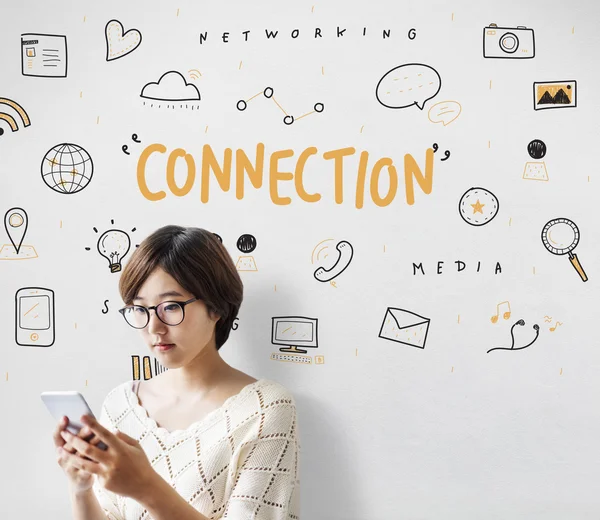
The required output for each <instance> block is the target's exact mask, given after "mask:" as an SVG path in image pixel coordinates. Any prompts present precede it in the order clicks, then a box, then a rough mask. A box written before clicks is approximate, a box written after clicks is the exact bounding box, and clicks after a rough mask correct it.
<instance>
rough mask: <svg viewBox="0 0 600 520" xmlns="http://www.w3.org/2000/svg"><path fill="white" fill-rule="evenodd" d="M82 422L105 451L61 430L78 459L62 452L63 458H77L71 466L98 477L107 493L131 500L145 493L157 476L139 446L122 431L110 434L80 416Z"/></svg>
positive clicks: (86, 416) (98, 424) (92, 420)
mask: <svg viewBox="0 0 600 520" xmlns="http://www.w3.org/2000/svg"><path fill="white" fill-rule="evenodd" d="M81 422H82V423H83V424H85V425H86V426H87V427H88V428H89V429H90V430H91V431H92V432H93V433H94V434H95V436H96V437H97V438H98V439H99V440H101V441H102V442H103V443H104V444H106V445H107V446H108V449H107V450H102V449H100V448H98V447H97V446H94V445H93V444H90V443H89V442H87V441H85V440H83V439H82V438H81V437H77V436H75V435H72V434H71V433H69V432H68V431H67V430H64V431H63V432H62V433H61V435H62V436H63V438H64V439H65V441H67V443H69V444H70V445H71V446H73V448H75V450H76V451H77V453H79V455H81V457H80V456H78V455H77V454H76V453H73V454H69V453H64V454H63V456H69V457H76V458H77V460H75V461H74V463H75V464H76V465H77V466H78V467H80V468H81V469H84V470H85V471H89V472H90V473H94V474H95V475H97V476H98V481H99V482H100V485H101V486H102V487H103V488H105V489H107V490H108V491H112V492H113V493H117V494H118V495H121V496H125V497H131V498H133V499H139V497H141V496H142V495H144V494H147V493H148V490H149V487H150V484H151V483H152V482H153V479H156V477H159V475H158V473H156V471H154V469H153V468H152V466H151V464H150V461H149V460H148V457H147V456H146V453H145V452H144V450H143V448H142V447H141V446H140V443H139V442H138V441H136V440H135V439H133V438H131V437H129V435H126V434H125V433H123V432H121V431H117V432H116V434H113V433H112V432H110V431H109V430H107V429H106V428H105V427H104V426H102V425H101V424H100V423H99V422H98V421H97V420H95V419H94V418H93V417H90V416H89V415H84V416H82V417H81ZM82 457H88V458H89V459H91V460H85V459H84V458H82Z"/></svg>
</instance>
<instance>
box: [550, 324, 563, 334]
mask: <svg viewBox="0 0 600 520" xmlns="http://www.w3.org/2000/svg"><path fill="white" fill-rule="evenodd" d="M559 325H562V323H561V322H560V321H557V322H556V325H554V327H550V332H554V331H555V330H556V329H557V328H558V326H559Z"/></svg>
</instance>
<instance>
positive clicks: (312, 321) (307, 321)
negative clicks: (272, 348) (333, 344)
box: [271, 316, 319, 354]
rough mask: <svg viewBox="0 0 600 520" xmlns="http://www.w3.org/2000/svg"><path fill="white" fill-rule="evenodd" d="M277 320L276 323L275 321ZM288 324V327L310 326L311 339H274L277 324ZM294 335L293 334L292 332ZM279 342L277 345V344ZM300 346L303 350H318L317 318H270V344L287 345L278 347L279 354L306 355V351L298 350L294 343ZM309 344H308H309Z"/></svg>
mask: <svg viewBox="0 0 600 520" xmlns="http://www.w3.org/2000/svg"><path fill="white" fill-rule="evenodd" d="M275 320H278V321H275ZM280 322H289V323H290V327H291V326H292V325H291V324H293V323H300V322H303V323H304V325H311V327H312V329H311V332H312V337H311V338H310V339H298V340H282V339H279V340H277V338H276V337H275V333H276V330H277V323H280ZM294 334H295V332H294ZM277 341H279V343H278V342H277ZM296 342H297V343H299V344H301V345H302V346H303V347H304V348H319V320H318V319H317V318H309V317H308V316H273V317H272V318H271V344H273V345H287V346H284V347H279V351H280V352H292V353H294V354H306V353H307V351H306V350H304V349H302V348H300V347H299V346H298V345H296V344H295V343H296ZM309 343H310V344H309Z"/></svg>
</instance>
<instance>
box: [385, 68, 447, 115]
mask: <svg viewBox="0 0 600 520" xmlns="http://www.w3.org/2000/svg"><path fill="white" fill-rule="evenodd" d="M440 88H442V78H440V75H439V74H438V72H437V71H436V70H435V69H434V68H433V67H430V66H429V65H424V64H422V63H406V64H405V65H400V66H398V67H394V68H393V69H392V70H390V71H388V72H387V73H386V74H384V76H383V77H382V78H381V79H380V80H379V83H377V88H376V96H377V101H379V102H380V103H381V104H382V105H383V106H384V107H387V108H407V107H411V106H413V105H417V107H419V109H420V110H423V107H424V106H425V103H426V102H427V101H428V100H430V99H431V98H433V97H435V96H436V95H437V93H438V92H439V91H440Z"/></svg>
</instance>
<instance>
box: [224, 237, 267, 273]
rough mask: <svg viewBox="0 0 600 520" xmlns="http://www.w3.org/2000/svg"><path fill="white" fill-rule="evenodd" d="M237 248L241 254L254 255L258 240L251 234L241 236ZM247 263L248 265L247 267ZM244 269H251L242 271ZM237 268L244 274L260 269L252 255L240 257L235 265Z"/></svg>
mask: <svg viewBox="0 0 600 520" xmlns="http://www.w3.org/2000/svg"><path fill="white" fill-rule="evenodd" d="M217 237H218V238H219V239H221V237H219V236H218V235H217ZM221 242H222V240H221ZM236 247H237V248H238V250H239V251H240V252H241V253H252V252H254V250H255V249H256V238H255V237H254V235H250V234H249V233H245V234H243V235H240V237H239V238H238V239H237V243H236ZM246 262H247V263H248V265H245V264H246ZM242 267H249V269H242ZM235 268H236V269H237V270H238V271H244V272H246V271H258V268H257V267H256V261H255V260H254V257H253V256H252V255H240V256H239V257H238V259H237V262H236V263H235Z"/></svg>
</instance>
